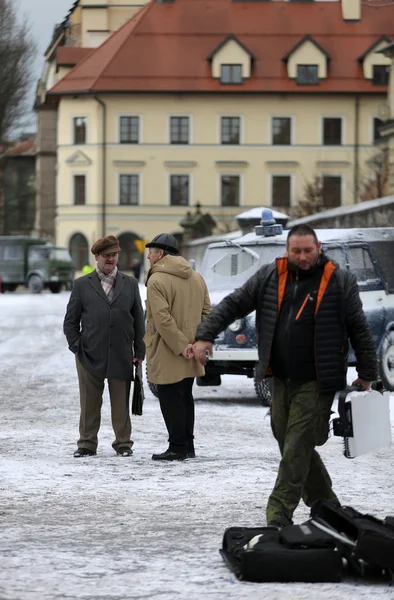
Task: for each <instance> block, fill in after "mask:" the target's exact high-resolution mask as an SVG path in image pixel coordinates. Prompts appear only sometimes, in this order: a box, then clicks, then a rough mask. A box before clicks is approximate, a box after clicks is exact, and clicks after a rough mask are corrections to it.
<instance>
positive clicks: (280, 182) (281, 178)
mask: <svg viewBox="0 0 394 600" xmlns="http://www.w3.org/2000/svg"><path fill="white" fill-rule="evenodd" d="M271 196H272V197H271V204H272V206H280V207H283V208H288V207H289V206H290V205H291V176H290V175H273V176H272V195H271Z"/></svg>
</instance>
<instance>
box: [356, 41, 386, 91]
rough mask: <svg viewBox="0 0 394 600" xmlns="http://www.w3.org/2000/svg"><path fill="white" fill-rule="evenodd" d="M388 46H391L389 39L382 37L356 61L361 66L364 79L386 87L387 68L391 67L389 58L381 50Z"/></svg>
mask: <svg viewBox="0 0 394 600" xmlns="http://www.w3.org/2000/svg"><path fill="white" fill-rule="evenodd" d="M389 44H391V40H390V38H388V37H387V36H386V35H382V36H381V37H380V38H379V39H377V40H376V42H374V43H373V44H372V46H369V48H367V50H366V51H365V52H364V53H363V54H362V55H361V56H359V57H358V61H359V62H360V63H361V64H362V66H363V73H364V77H365V79H370V80H372V81H373V82H374V83H376V85H387V79H388V68H389V67H390V65H391V58H390V57H389V56H387V55H385V54H383V53H382V52H381V50H383V49H384V48H386V47H387V46H388V45H389Z"/></svg>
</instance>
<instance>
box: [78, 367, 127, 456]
mask: <svg viewBox="0 0 394 600" xmlns="http://www.w3.org/2000/svg"><path fill="white" fill-rule="evenodd" d="M75 359H76V364H77V373H78V381H79V398H80V403H81V416H80V419H79V440H78V448H87V449H88V450H96V449H97V443H98V440H97V434H98V432H99V429H100V422H101V406H102V404H103V391H104V379H101V378H100V377H96V375H93V374H92V373H90V372H89V371H88V370H87V369H85V367H84V366H83V365H82V364H81V362H80V361H79V359H78V356H76V357H75ZM130 387H131V385H130V381H122V380H120V379H109V380H108V390H109V397H110V402H111V420H112V428H113V430H114V433H115V440H114V442H113V444H112V447H113V448H114V450H116V449H117V448H119V447H128V448H131V446H132V445H133V442H132V441H131V438H130V436H131V420H130V401H129V398H130Z"/></svg>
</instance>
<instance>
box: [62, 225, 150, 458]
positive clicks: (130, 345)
mask: <svg viewBox="0 0 394 600" xmlns="http://www.w3.org/2000/svg"><path fill="white" fill-rule="evenodd" d="M91 251H92V254H94V257H95V260H96V269H95V270H93V272H92V273H89V274H88V275H85V276H83V277H79V278H78V279H76V280H75V282H74V287H73V290H72V292H71V295H70V300H69V303H68V306H67V311H66V316H65V319H64V324H63V330H64V334H65V336H66V338H67V342H68V346H69V349H70V350H71V352H73V353H74V354H75V360H76V366H77V373H78V381H79V395H80V405H81V414H80V421H79V440H78V449H77V450H76V451H75V452H74V457H75V458H80V457H85V456H93V455H95V454H96V452H97V444H98V437H97V436H98V432H99V428H100V419H101V406H102V402H103V390H104V382H105V379H107V381H108V388H109V396H110V402H111V418H112V427H113V430H114V433H115V440H114V442H113V444H112V447H113V448H114V450H115V452H116V453H117V454H119V455H121V456H131V455H132V453H133V451H132V445H133V441H132V440H131V420H130V407H129V396H130V386H131V381H132V380H133V364H135V363H137V364H138V365H140V364H141V363H142V361H143V359H144V356H145V345H144V342H143V337H144V333H145V326H144V315H143V310H142V305H141V298H140V293H139V288H138V283H137V281H136V280H135V279H134V277H129V276H128V275H125V274H124V273H121V272H120V271H118V268H117V263H118V257H119V252H120V246H119V242H118V240H117V239H116V237H114V236H113V235H109V236H106V237H103V238H101V239H99V240H97V242H95V243H94V244H93V246H92V248H91Z"/></svg>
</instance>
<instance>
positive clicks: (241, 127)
mask: <svg viewBox="0 0 394 600" xmlns="http://www.w3.org/2000/svg"><path fill="white" fill-rule="evenodd" d="M223 118H224V119H226V118H230V119H234V118H235V119H239V144H222V119H223ZM244 131H245V128H244V115H243V114H239V113H238V114H235V113H221V114H220V115H219V120H218V144H219V146H220V147H221V148H238V146H242V145H243V144H244V143H245V139H244Z"/></svg>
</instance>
